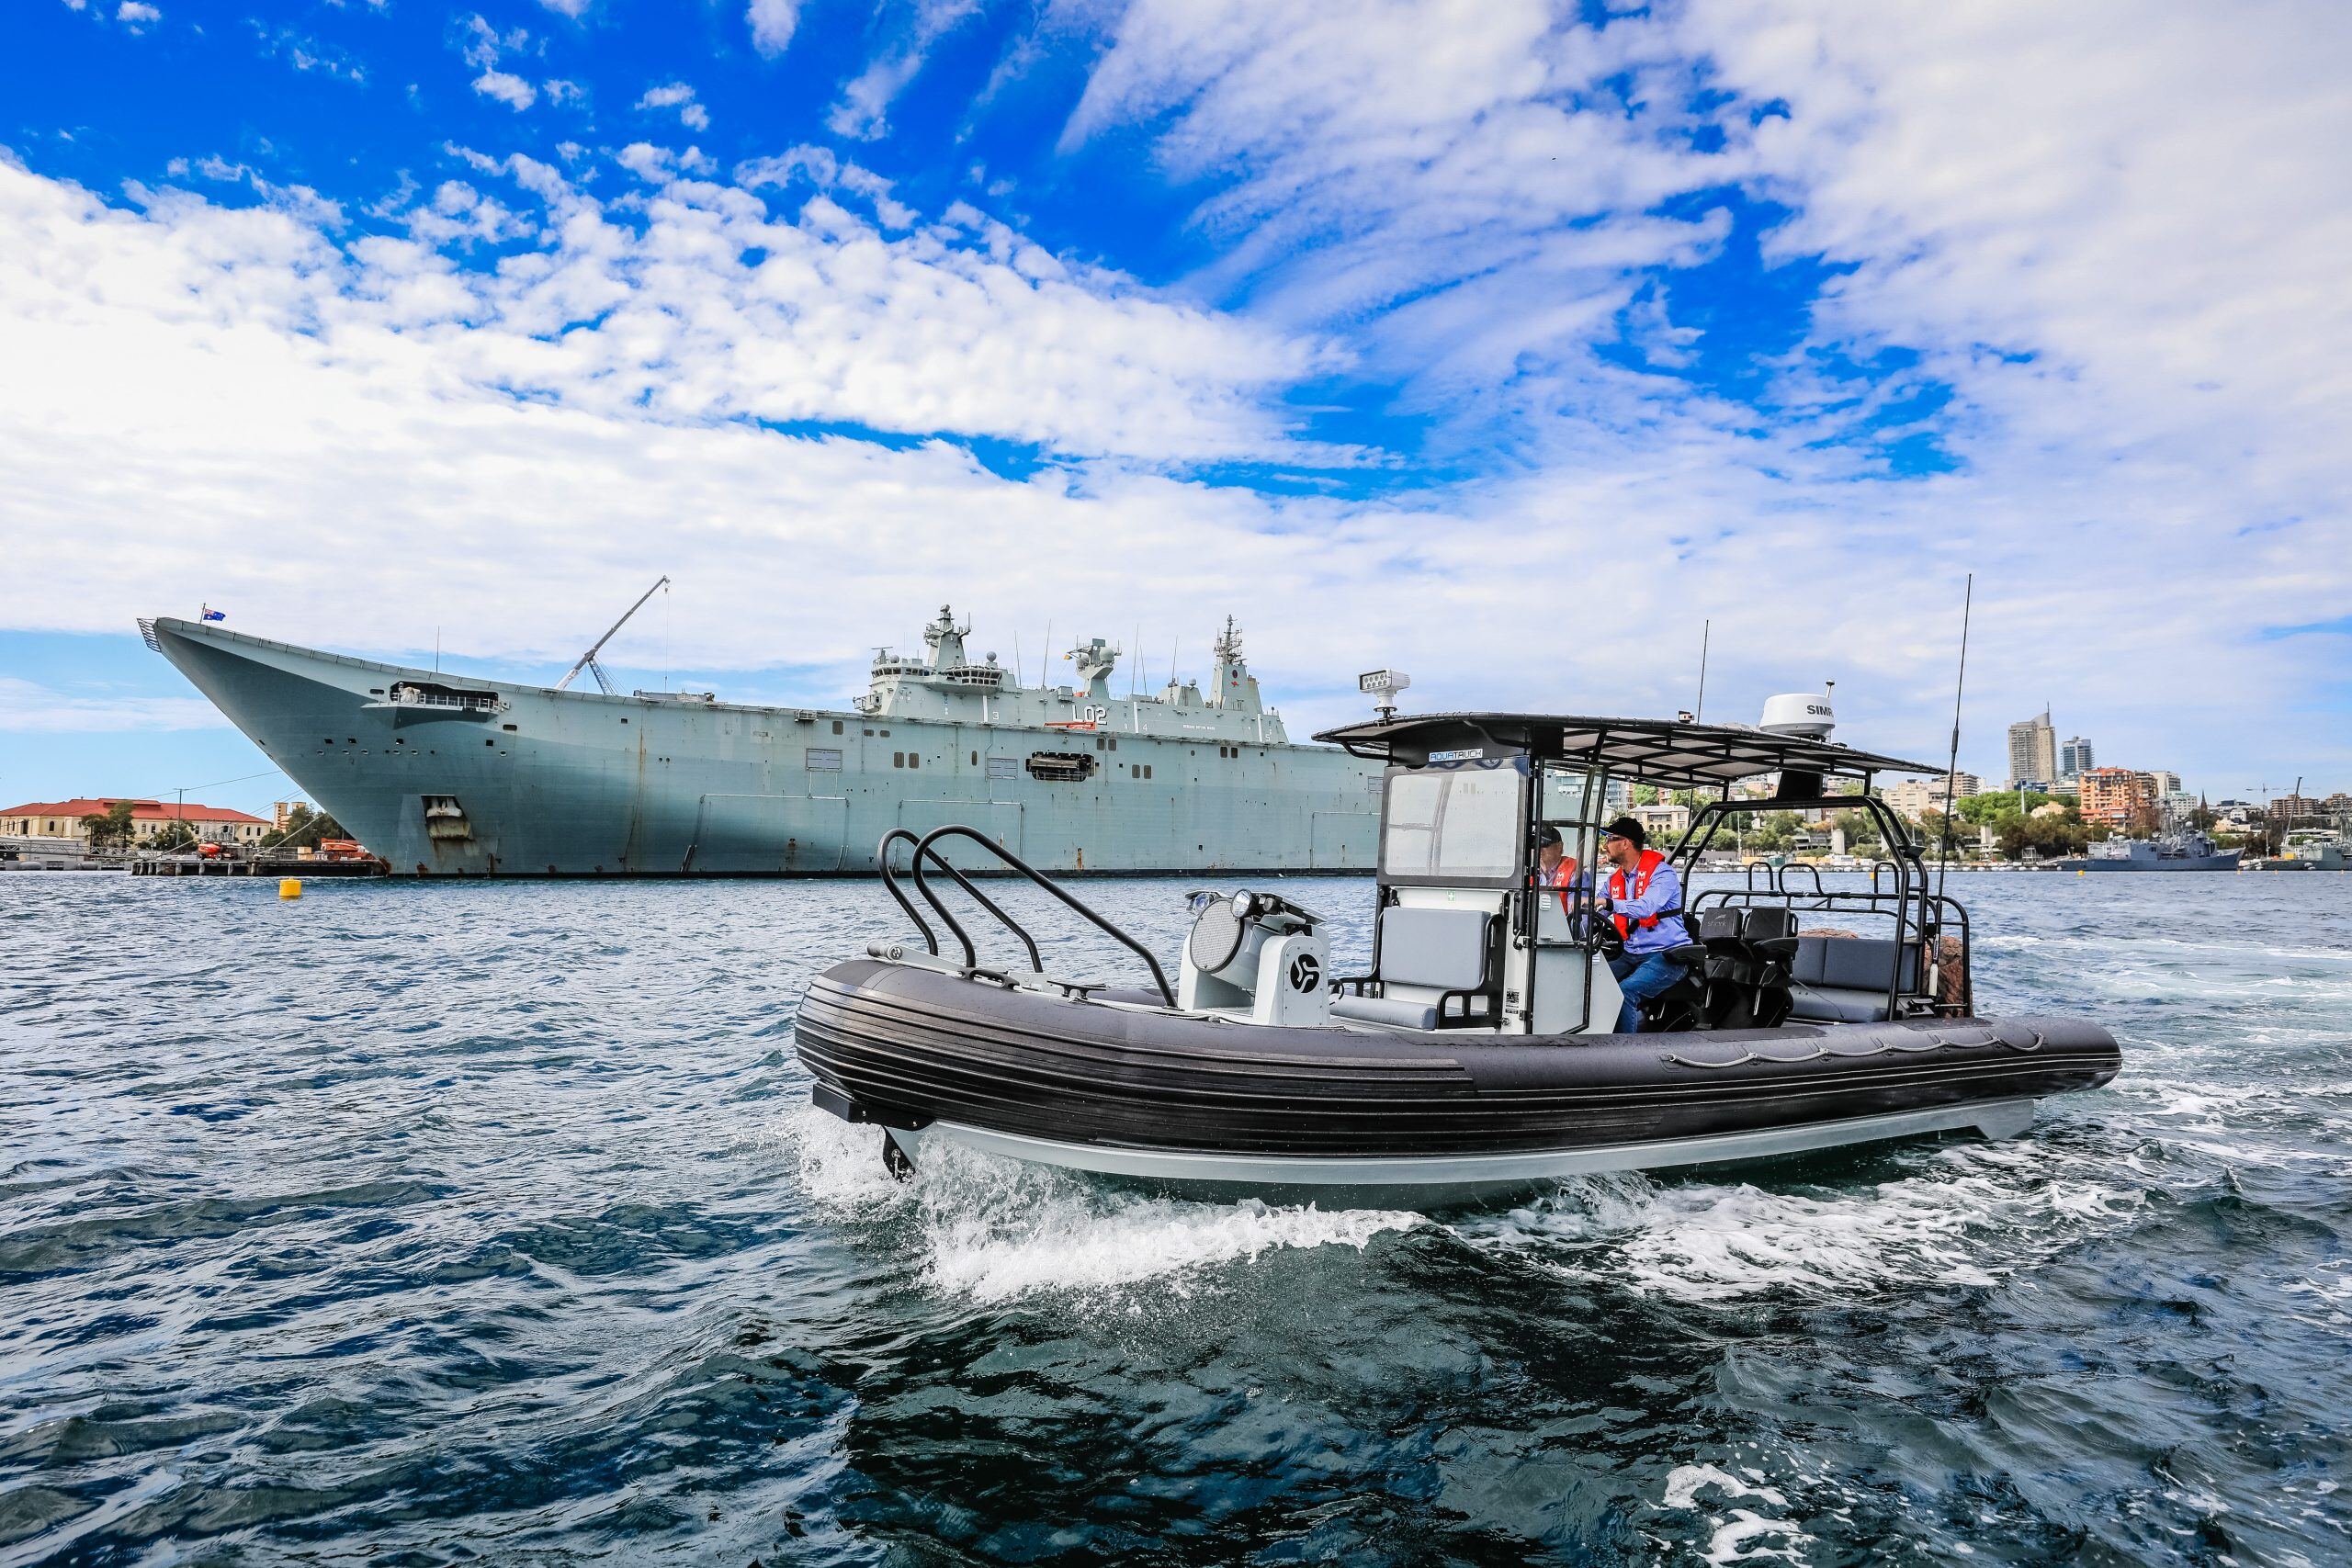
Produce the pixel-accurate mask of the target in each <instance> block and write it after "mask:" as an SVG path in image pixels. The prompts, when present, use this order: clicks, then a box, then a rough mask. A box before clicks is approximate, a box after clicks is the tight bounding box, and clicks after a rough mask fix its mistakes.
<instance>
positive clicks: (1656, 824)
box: [1634, 800, 1691, 849]
mask: <svg viewBox="0 0 2352 1568" xmlns="http://www.w3.org/2000/svg"><path fill="white" fill-rule="evenodd" d="M1634 821H1636V822H1639V823H1640V824H1641V825H1642V830H1643V831H1644V832H1645V833H1647V834H1648V835H1649V836H1650V842H1651V843H1652V844H1655V845H1657V846H1658V847H1659V848H1661V849H1671V848H1672V847H1673V846H1674V845H1675V843H1676V842H1677V841H1679V840H1680V839H1681V837H1682V835H1683V834H1685V833H1687V832H1689V831H1690V830H1691V808H1690V807H1687V806H1677V805H1676V804H1674V802H1672V801H1670V800H1662V801H1659V802H1657V804H1656V805H1653V806H1636V807H1634Z"/></svg>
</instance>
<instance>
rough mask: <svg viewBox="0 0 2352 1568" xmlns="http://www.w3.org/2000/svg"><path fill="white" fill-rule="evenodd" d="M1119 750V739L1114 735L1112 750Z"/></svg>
mask: <svg viewBox="0 0 2352 1568" xmlns="http://www.w3.org/2000/svg"><path fill="white" fill-rule="evenodd" d="M1118 749H1119V738H1118V737H1117V736H1115V735H1114V736H1113V737H1111V750H1114V751H1115V750H1118Z"/></svg>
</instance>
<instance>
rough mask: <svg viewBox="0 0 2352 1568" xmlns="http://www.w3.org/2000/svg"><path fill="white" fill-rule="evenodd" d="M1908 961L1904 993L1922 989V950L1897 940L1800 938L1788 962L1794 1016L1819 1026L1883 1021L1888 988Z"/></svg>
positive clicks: (1792, 1016)
mask: <svg viewBox="0 0 2352 1568" xmlns="http://www.w3.org/2000/svg"><path fill="white" fill-rule="evenodd" d="M1897 953H1900V954H1901V957H1902V961H1903V986H1902V988H1903V990H1904V991H1905V993H1906V994H1908V993H1913V992H1917V990H1918V988H1919V950H1918V948H1917V946H1916V945H1912V944H1905V943H1902V942H1895V941H1894V940H1893V939H1892V938H1883V937H1861V936H1800V937H1798V938H1797V951H1796V956H1795V957H1794V958H1792V960H1791V961H1790V964H1789V998H1790V1008H1789V1016H1790V1017H1791V1018H1802V1019H1809V1020H1811V1021H1815V1022H1820V1023H1879V1022H1883V1021H1885V1019H1886V985H1887V981H1888V980H1890V979H1892V978H1893V977H1894V964H1895V958H1896V955H1897Z"/></svg>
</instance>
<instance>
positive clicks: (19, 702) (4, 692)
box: [0, 675, 229, 735]
mask: <svg viewBox="0 0 2352 1568" xmlns="http://www.w3.org/2000/svg"><path fill="white" fill-rule="evenodd" d="M228 722H229V721H228V720H226V719H224V718H222V717H221V716H220V710H219V709H218V708H215V707H214V706H213V705H211V704H210V703H209V702H207V701H205V700H204V699H203V698H202V697H129V696H117V695H107V694H89V693H85V692H72V691H60V690H58V689H57V688H55V687H51V686H43V685H40V684H39V683H37V682H31V681H26V680H20V679H18V678H17V677H16V676H14V675H0V734H26V733H38V734H51V735H55V734H90V733H94V732H98V731H107V730H126V729H136V730H151V729H222V728H227V727H228Z"/></svg>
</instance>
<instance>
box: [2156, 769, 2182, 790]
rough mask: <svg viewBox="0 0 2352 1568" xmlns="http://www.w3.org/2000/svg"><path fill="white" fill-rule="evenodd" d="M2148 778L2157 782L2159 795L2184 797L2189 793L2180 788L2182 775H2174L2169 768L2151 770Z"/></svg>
mask: <svg viewBox="0 0 2352 1568" xmlns="http://www.w3.org/2000/svg"><path fill="white" fill-rule="evenodd" d="M2148 776H2149V777H2150V778H2152V779H2154V780H2155V781H2156V793H2157V794H2158V795H2183V794H2186V793H2187V792H2186V791H2185V790H2183V789H2182V788H2181V787H2180V775H2179V774H2178V773H2174V772H2173V771H2172V770H2171V769H2169V768H2153V769H2150V770H2149V773H2148Z"/></svg>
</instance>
